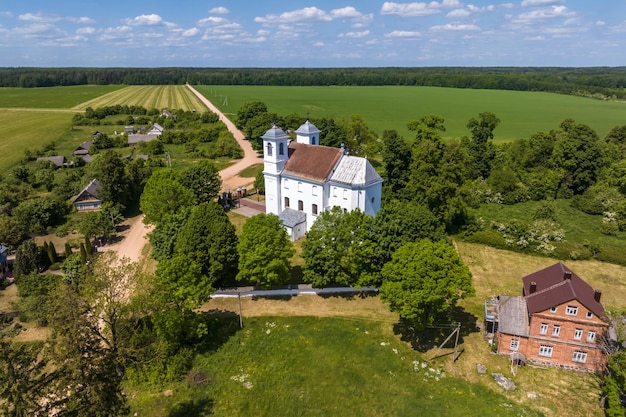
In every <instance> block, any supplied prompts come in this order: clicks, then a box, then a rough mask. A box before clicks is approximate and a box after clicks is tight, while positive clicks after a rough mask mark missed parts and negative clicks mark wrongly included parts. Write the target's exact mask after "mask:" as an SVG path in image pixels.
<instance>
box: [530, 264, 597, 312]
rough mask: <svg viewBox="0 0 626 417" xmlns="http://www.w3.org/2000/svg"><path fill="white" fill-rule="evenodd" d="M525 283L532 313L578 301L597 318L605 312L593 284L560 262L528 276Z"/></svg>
mask: <svg viewBox="0 0 626 417" xmlns="http://www.w3.org/2000/svg"><path fill="white" fill-rule="evenodd" d="M522 282H523V283H524V297H525V298H526V301H527V303H528V312H529V313H530V314H533V313H537V312H539V311H544V310H547V309H549V308H551V307H554V306H557V305H560V304H563V303H566V302H568V301H571V300H578V301H579V302H580V303H581V304H582V305H584V306H585V307H587V308H588V309H589V310H590V311H591V312H592V313H594V314H595V315H596V316H598V317H601V316H602V314H603V313H604V307H602V304H600V302H599V301H596V291H595V290H594V289H593V288H592V287H591V285H589V284H587V283H586V282H585V281H583V279H582V278H580V277H579V276H578V275H576V274H575V273H573V272H572V270H570V269H569V268H568V267H566V266H565V265H563V264H562V263H561V262H559V263H557V264H554V265H552V266H549V267H547V268H544V269H542V270H540V271H537V272H534V273H532V274H530V275H526V276H525V277H524V278H522ZM533 284H534V285H533ZM598 291H599V290H598ZM599 294H600V293H598V296H599ZM598 298H599V297H598Z"/></svg>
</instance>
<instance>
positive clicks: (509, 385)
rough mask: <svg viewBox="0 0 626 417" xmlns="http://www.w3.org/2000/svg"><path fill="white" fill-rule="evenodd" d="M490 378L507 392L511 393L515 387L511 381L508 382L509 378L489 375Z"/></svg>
mask: <svg viewBox="0 0 626 417" xmlns="http://www.w3.org/2000/svg"><path fill="white" fill-rule="evenodd" d="M491 376H492V377H493V379H495V380H496V383H497V384H498V385H500V386H501V387H502V388H504V389H505V390H507V391H511V390H514V389H515V388H516V387H515V382H513V381H512V380H510V379H509V378H507V377H505V376H504V375H502V374H497V373H496V374H491Z"/></svg>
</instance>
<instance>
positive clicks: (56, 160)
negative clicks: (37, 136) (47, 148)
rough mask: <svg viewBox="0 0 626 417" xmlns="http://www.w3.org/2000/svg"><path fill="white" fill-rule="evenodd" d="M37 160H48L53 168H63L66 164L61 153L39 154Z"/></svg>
mask: <svg viewBox="0 0 626 417" xmlns="http://www.w3.org/2000/svg"><path fill="white" fill-rule="evenodd" d="M37 161H50V162H52V163H53V164H54V167H55V168H63V167H64V166H66V164H67V160H66V159H65V157H64V156H62V155H55V156H40V157H39V158H37Z"/></svg>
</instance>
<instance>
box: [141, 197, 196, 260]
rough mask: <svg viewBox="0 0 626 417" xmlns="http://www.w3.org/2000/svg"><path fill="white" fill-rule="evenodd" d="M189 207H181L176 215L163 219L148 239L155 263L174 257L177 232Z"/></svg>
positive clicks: (189, 209) (186, 217)
mask: <svg viewBox="0 0 626 417" xmlns="http://www.w3.org/2000/svg"><path fill="white" fill-rule="evenodd" d="M190 214H191V207H181V208H180V209H179V210H178V211H177V212H176V213H173V214H170V215H169V216H167V217H165V218H163V220H162V221H160V222H159V223H158V224H157V225H156V227H155V228H154V230H152V232H150V234H149V235H148V237H149V238H150V243H151V244H152V251H151V254H152V257H153V258H154V259H156V260H157V261H164V260H166V259H169V258H171V257H172V256H173V255H174V248H175V247H176V239H177V238H178V232H179V231H180V229H181V228H182V227H183V225H184V224H185V222H186V221H187V219H188V218H189V215H190Z"/></svg>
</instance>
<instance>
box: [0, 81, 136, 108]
mask: <svg viewBox="0 0 626 417" xmlns="http://www.w3.org/2000/svg"><path fill="white" fill-rule="evenodd" d="M121 88H124V86H121V85H79V86H69V87H44V88H9V87H2V88H0V108H6V107H11V108H46V109H53V108H59V109H69V108H71V107H74V106H77V105H79V104H80V103H83V102H85V101H88V100H92V99H94V98H96V97H100V96H101V95H103V94H107V93H110V92H112V91H115V90H119V89H121Z"/></svg>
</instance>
